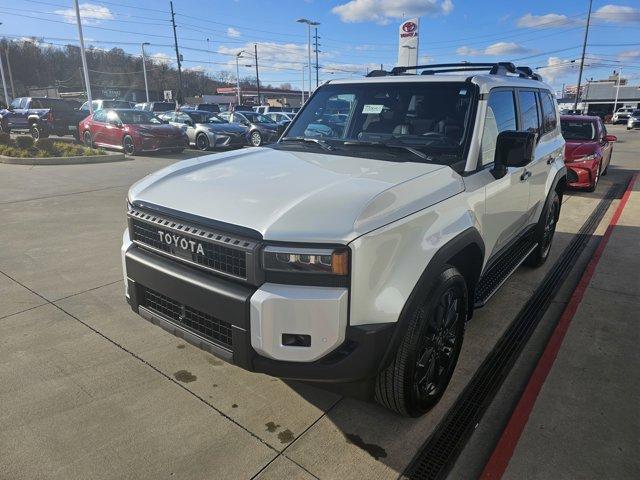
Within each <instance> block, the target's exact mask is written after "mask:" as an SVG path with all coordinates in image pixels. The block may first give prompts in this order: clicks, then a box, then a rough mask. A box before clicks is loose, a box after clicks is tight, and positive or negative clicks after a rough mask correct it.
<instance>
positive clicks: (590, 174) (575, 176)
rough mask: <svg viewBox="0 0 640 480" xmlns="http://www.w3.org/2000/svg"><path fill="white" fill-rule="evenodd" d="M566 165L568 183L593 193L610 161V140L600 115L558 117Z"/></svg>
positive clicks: (614, 139)
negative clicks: (563, 142) (563, 141)
mask: <svg viewBox="0 0 640 480" xmlns="http://www.w3.org/2000/svg"><path fill="white" fill-rule="evenodd" d="M560 125H561V129H562V136H563V137H564V139H565V141H566V144H565V147H564V162H565V165H566V166H567V169H568V172H567V186H569V187H572V188H585V189H587V191H589V192H593V191H594V190H595V189H596V187H597V186H598V181H599V180H600V176H601V175H606V174H607V170H608V168H609V164H610V163H611V154H612V153H613V142H615V141H617V140H618V139H617V138H616V137H615V136H614V135H608V134H607V128H606V127H605V125H604V123H603V122H602V119H601V118H600V117H594V116H587V115H581V116H578V115H571V116H569V115H562V116H561V117H560Z"/></svg>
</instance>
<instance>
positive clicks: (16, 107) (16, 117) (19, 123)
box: [7, 97, 29, 128]
mask: <svg viewBox="0 0 640 480" xmlns="http://www.w3.org/2000/svg"><path fill="white" fill-rule="evenodd" d="M28 103H29V98H27V97H20V98H14V99H13V101H12V102H11V105H10V106H11V114H10V115H8V116H7V117H8V118H7V125H8V126H9V127H11V128H27V127H28V125H29V123H28V122H27V110H26V107H27V104H28Z"/></svg>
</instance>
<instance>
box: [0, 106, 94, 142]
mask: <svg viewBox="0 0 640 480" xmlns="http://www.w3.org/2000/svg"><path fill="white" fill-rule="evenodd" d="M85 116H86V115H84V114H83V113H82V112H79V111H78V110H76V109H75V108H73V106H72V105H71V104H70V103H68V102H66V101H65V100H62V99H60V98H47V97H18V98H14V99H13V101H12V102H11V104H10V105H9V108H7V109H5V110H0V128H1V129H2V131H3V132H10V131H12V130H14V131H15V130H27V131H29V132H30V133H31V136H32V137H33V138H34V139H35V140H38V139H40V138H44V137H48V136H49V135H51V134H53V135H60V136H64V135H73V136H76V137H77V132H78V123H80V120H82V119H83V118H84V117H85Z"/></svg>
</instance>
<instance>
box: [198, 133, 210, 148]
mask: <svg viewBox="0 0 640 480" xmlns="http://www.w3.org/2000/svg"><path fill="white" fill-rule="evenodd" d="M210 146H211V145H210V144H209V137H207V135H206V134H204V133H199V134H198V135H197V136H196V148H197V149H198V150H202V151H203V152H204V151H207V150H209V148H210Z"/></svg>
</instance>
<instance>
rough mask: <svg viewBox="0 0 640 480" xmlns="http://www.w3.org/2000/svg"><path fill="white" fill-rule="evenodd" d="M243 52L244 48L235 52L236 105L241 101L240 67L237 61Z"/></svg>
mask: <svg viewBox="0 0 640 480" xmlns="http://www.w3.org/2000/svg"><path fill="white" fill-rule="evenodd" d="M243 53H244V50H240V51H239V52H238V53H236V95H237V96H238V103H237V105H240V104H241V103H242V101H241V98H240V67H239V65H238V61H239V60H240V57H241V56H242V54H243Z"/></svg>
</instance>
